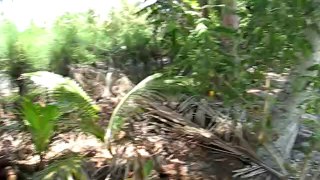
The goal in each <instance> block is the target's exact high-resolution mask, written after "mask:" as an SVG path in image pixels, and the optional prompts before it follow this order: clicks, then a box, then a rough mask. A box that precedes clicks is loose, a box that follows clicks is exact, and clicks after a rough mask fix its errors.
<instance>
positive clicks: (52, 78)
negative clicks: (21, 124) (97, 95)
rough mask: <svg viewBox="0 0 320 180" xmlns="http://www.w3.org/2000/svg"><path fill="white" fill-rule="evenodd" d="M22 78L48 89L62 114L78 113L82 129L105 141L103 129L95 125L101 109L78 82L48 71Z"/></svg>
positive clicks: (33, 73)
mask: <svg viewBox="0 0 320 180" xmlns="http://www.w3.org/2000/svg"><path fill="white" fill-rule="evenodd" d="M22 77H24V78H29V79H30V80H31V81H32V82H34V83H35V84H36V85H38V86H40V87H43V88H45V89H47V90H48V93H49V95H50V96H51V98H52V99H53V100H54V101H56V102H57V104H58V106H59V108H60V110H61V111H62V112H64V113H69V112H76V113H77V114H78V115H79V118H80V120H81V121H80V128H81V129H82V130H83V131H86V132H88V133H91V134H93V135H95V136H96V137H98V138H99V139H100V140H102V141H103V140H104V130H103V128H102V127H100V126H98V125H97V124H95V123H96V121H97V120H98V115H97V114H98V113H99V111H100V108H99V106H98V105H96V104H95V102H94V101H93V100H92V99H91V98H90V97H89V95H88V94H87V93H86V92H85V91H84V90H83V89H82V88H81V87H80V85H79V84H78V83H77V82H75V81H74V80H72V79H70V78H65V77H62V76H61V75H58V74H55V73H51V72H47V71H38V72H32V73H26V74H23V75H22Z"/></svg>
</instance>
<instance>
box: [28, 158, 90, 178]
mask: <svg viewBox="0 0 320 180" xmlns="http://www.w3.org/2000/svg"><path fill="white" fill-rule="evenodd" d="M82 163H83V160H82V159H81V158H79V157H71V158H67V159H64V160H59V161H56V162H53V163H52V164H50V165H49V166H48V167H46V168H45V169H44V170H42V171H40V172H37V173H36V174H35V175H34V176H33V178H32V179H34V180H55V179H68V178H69V177H71V179H75V180H90V178H89V175H88V174H87V173H86V171H85V170H84V169H83V167H82Z"/></svg>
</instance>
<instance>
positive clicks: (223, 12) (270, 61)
mask: <svg viewBox="0 0 320 180" xmlns="http://www.w3.org/2000/svg"><path fill="white" fill-rule="evenodd" d="M232 2H233V1H230V0H217V1H213V0H212V1H202V0H180V1H161V0H159V1H156V2H154V3H153V4H151V5H148V6H147V7H143V8H137V7H132V6H129V5H127V4H125V5H124V6H123V8H122V9H121V10H114V11H112V12H111V13H110V16H109V19H108V20H103V21H102V20H101V19H99V17H97V15H96V14H95V12H94V11H91V10H90V11H88V12H85V13H74V14H71V13H67V14H65V15H63V16H61V17H59V18H58V19H57V20H56V21H55V23H54V25H53V26H52V28H41V27H37V26H36V25H34V24H32V25H30V27H29V28H28V29H26V30H24V31H22V32H19V31H18V30H17V28H16V27H15V25H14V24H12V23H11V22H9V21H4V22H1V26H0V64H2V66H0V70H4V71H5V72H6V73H7V74H8V75H9V76H10V77H11V79H12V81H13V83H15V85H16V86H18V87H19V90H20V95H25V92H26V86H25V85H26V80H25V79H23V78H20V77H21V75H24V76H23V77H28V78H30V79H31V80H32V81H33V82H34V83H35V84H37V85H40V86H42V87H44V88H46V92H47V93H48V94H49V99H50V100H49V101H48V102H51V101H52V102H53V103H48V102H47V103H48V104H46V105H44V106H42V105H40V104H37V103H33V102H31V101H30V100H25V101H24V102H23V103H22V114H23V117H24V120H25V124H26V125H27V126H28V127H29V131H30V132H31V134H32V137H33V143H34V145H35V147H36V150H37V151H38V152H39V153H42V152H44V151H45V150H46V149H47V147H48V144H49V142H50V138H51V137H52V136H53V134H54V133H53V132H54V129H55V128H56V126H55V123H56V121H59V120H61V119H64V120H66V119H68V115H69V114H76V116H75V117H76V118H75V121H74V123H75V124H77V125H78V126H77V127H78V128H79V129H82V130H83V131H85V132H88V133H91V134H93V135H95V136H96V137H97V138H99V139H100V140H104V138H108V139H107V140H108V141H109V140H110V139H109V138H111V137H112V136H113V135H114V134H113V133H114V131H118V130H119V129H120V127H121V125H122V124H123V121H124V120H125V116H126V115H127V113H128V112H130V111H131V110H132V109H133V107H132V106H131V104H130V102H129V100H130V98H135V97H136V95H141V94H142V93H141V92H143V94H142V95H144V96H147V95H148V94H147V92H150V91H151V90H150V89H148V88H147V87H145V85H146V84H145V83H146V81H149V80H154V78H155V77H158V74H154V75H152V76H149V75H151V74H153V73H155V72H161V73H163V75H164V76H163V77H162V79H160V80H161V81H157V83H158V82H160V83H161V84H160V85H159V84H156V85H155V86H154V87H153V88H154V89H161V92H162V93H170V94H180V93H187V94H191V95H195V94H196V95H201V96H203V95H208V94H207V93H208V92H211V95H210V96H211V98H216V99H219V100H222V101H223V102H224V103H225V104H227V105H229V104H241V106H244V107H247V106H250V105H251V104H254V103H257V102H256V101H255V100H256V99H254V98H253V97H252V95H248V93H246V91H247V90H248V89H250V88H256V87H261V86H263V84H264V83H265V77H266V75H265V74H266V73H268V72H275V73H278V74H281V73H288V74H289V76H301V78H304V79H307V80H308V82H309V83H307V85H305V86H307V87H305V86H303V87H302V88H300V89H299V90H300V91H301V90H302V91H305V92H312V95H310V96H309V97H308V98H307V99H305V101H304V103H305V104H306V106H305V107H306V108H305V110H306V112H307V113H310V114H314V115H319V113H320V98H319V97H320V95H319V92H318V89H319V88H320V80H319V78H320V65H319V64H315V65H313V66H312V67H310V68H309V70H310V71H314V72H317V73H318V74H317V75H316V76H308V75H304V74H299V72H298V71H299V70H298V69H299V65H300V64H303V63H306V61H307V60H308V58H309V57H310V55H311V53H312V50H313V49H312V46H311V44H309V42H308V41H307V38H306V37H307V36H306V35H308V34H306V30H307V29H312V30H319V27H318V25H317V24H316V23H317V22H316V21H317V20H318V19H319V10H318V7H320V4H319V3H317V2H313V1H311V0H298V1H280V0H269V1H248V0H238V1H237V6H236V7H235V9H232V8H230V7H229V6H228V5H229V4H228V3H232ZM234 2H235V1H234ZM228 15H229V16H232V15H233V16H235V15H237V16H238V17H239V22H236V21H234V22H233V23H234V24H232V26H234V27H230V26H226V24H225V23H226V22H225V19H224V18H226V16H228ZM229 23H230V22H229ZM98 61H99V62H101V61H102V62H105V63H108V65H110V66H115V67H116V68H119V69H121V70H124V71H125V72H126V73H127V74H128V75H129V76H130V75H133V76H130V78H132V80H133V81H135V82H138V81H140V80H143V79H144V78H145V77H148V76H149V77H148V78H147V79H145V80H143V81H142V82H141V83H140V84H138V83H137V84H138V85H137V86H136V87H135V88H134V89H133V90H132V91H130V92H129V93H128V94H127V95H126V96H125V97H124V98H123V99H122V101H121V102H120V103H119V104H118V106H117V107H116V109H115V111H114V112H113V114H112V116H111V119H110V123H109V127H108V128H107V127H106V130H107V133H108V134H107V137H104V136H105V134H104V133H105V132H104V131H105V129H103V127H100V126H98V125H97V124H96V122H97V120H98V118H99V117H98V115H97V114H98V113H99V108H98V107H97V106H96V105H95V104H94V102H93V100H92V99H91V98H90V97H89V96H88V95H87V94H86V93H85V92H84V90H83V89H82V88H81V87H80V86H79V85H78V84H77V83H75V82H74V81H73V80H71V79H69V78H64V77H63V76H69V75H70V72H69V65H71V64H94V63H95V62H98ZM34 71H38V72H35V73H30V72H34ZM46 71H50V72H54V73H56V74H53V73H49V72H46ZM295 73H297V74H295ZM58 74H59V75H58ZM60 75H62V76H60ZM48 79H49V80H50V81H51V83H48V82H47V81H48ZM148 83H150V82H148ZM163 87H165V88H163ZM264 88H269V87H264ZM144 90H145V91H144ZM294 90H296V89H292V91H294ZM316 90H317V92H314V91H316ZM139 93H140V94H139ZM266 101H267V100H266ZM228 103H229V104H228ZM305 104H304V105H305ZM264 113H266V112H264ZM66 122H67V121H66ZM310 124H311V125H312V126H314V125H315V124H316V126H314V127H320V125H319V123H317V122H316V123H315V122H311V123H310ZM111 131H112V133H111ZM315 132H316V133H315V135H314V137H315V142H316V141H318V140H319V137H320V136H319V134H320V133H319V132H318V131H315ZM314 144H316V143H314ZM71 160H72V159H71ZM71 160H70V161H66V162H65V163H64V164H66V163H67V164H68V163H71V164H72V162H71ZM77 163H80V162H77ZM62 164H63V163H62ZM150 166H151V165H150ZM52 167H53V169H54V170H52V171H57V170H56V169H59V168H61V166H60V165H59V163H57V164H54V166H52ZM62 167H63V166H62ZM73 168H74V169H76V171H81V168H80V167H78V166H76V167H73ZM49 169H50V168H49ZM147 169H148V168H147ZM70 171H71V170H70ZM146 171H150V170H146ZM146 173H147V174H149V173H150V172H146ZM45 174H46V171H43V172H42V174H41V173H40V174H39V177H41V178H43V176H44V175H45ZM79 174H80V173H79ZM67 176H72V173H69V174H68V173H67V174H66V176H65V177H67ZM81 178H83V177H82V176H81V177H79V179H81Z"/></svg>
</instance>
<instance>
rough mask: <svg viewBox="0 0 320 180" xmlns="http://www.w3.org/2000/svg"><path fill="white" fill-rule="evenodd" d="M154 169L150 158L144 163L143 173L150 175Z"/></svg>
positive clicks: (146, 175)
mask: <svg viewBox="0 0 320 180" xmlns="http://www.w3.org/2000/svg"><path fill="white" fill-rule="evenodd" d="M152 170H153V161H152V160H151V159H149V160H148V161H147V162H146V163H145V164H144V165H143V175H144V177H148V176H149V175H150V174H151V172H152Z"/></svg>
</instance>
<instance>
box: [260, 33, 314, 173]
mask: <svg viewBox="0 0 320 180" xmlns="http://www.w3.org/2000/svg"><path fill="white" fill-rule="evenodd" d="M306 35H307V39H308V40H309V41H310V43H311V45H312V48H313V49H312V50H313V53H312V56H311V57H310V58H308V59H307V60H304V61H303V62H302V63H301V64H298V65H297V67H296V69H295V72H294V73H292V74H291V77H290V79H289V84H288V87H286V90H289V91H291V92H286V93H285V94H281V95H279V97H278V98H279V99H280V98H281V100H279V101H278V102H279V103H278V104H277V105H275V106H274V108H273V109H274V110H273V112H272V116H273V117H272V127H273V128H272V132H273V133H274V134H275V135H276V137H275V139H274V140H273V141H272V142H267V143H265V147H270V148H271V149H273V150H275V152H272V155H273V157H274V158H277V160H278V162H277V163H278V165H280V166H282V165H283V163H284V162H283V161H284V160H287V159H288V158H289V157H290V153H291V150H292V148H293V145H294V142H295V140H296V137H297V134H298V126H299V119H300V117H301V115H302V113H303V109H301V108H300V107H299V105H300V104H301V103H302V102H303V101H304V100H305V99H306V97H307V96H308V95H310V94H309V93H307V92H306V91H303V92H299V91H294V90H293V89H292V87H293V86H296V85H299V87H304V86H305V85H306V84H307V81H308V80H306V79H301V78H300V76H302V75H309V76H316V75H317V74H316V72H312V71H308V70H307V68H308V67H310V66H312V65H315V64H319V63H320V43H319V42H320V34H319V33H318V32H316V31H314V30H312V29H307V31H306ZM269 150H270V149H269ZM259 153H260V155H261V157H262V158H267V156H269V157H270V155H267V154H268V153H266V152H265V150H264V149H262V148H260V149H259ZM269 153H270V152H269ZM265 160H266V161H267V163H269V164H270V165H275V163H274V161H270V160H269V161H268V160H267V159H265ZM282 169H283V167H282Z"/></svg>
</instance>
